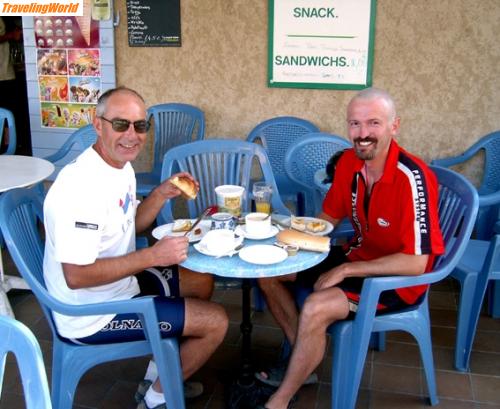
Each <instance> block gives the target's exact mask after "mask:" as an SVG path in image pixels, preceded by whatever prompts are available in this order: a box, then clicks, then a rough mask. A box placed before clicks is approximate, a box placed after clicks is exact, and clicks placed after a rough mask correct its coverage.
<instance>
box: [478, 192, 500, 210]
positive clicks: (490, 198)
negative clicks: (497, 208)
mask: <svg viewBox="0 0 500 409" xmlns="http://www.w3.org/2000/svg"><path fill="white" fill-rule="evenodd" d="M499 203H500V190H499V191H497V192H495V193H490V194H487V195H479V207H486V206H492V205H496V204H499Z"/></svg>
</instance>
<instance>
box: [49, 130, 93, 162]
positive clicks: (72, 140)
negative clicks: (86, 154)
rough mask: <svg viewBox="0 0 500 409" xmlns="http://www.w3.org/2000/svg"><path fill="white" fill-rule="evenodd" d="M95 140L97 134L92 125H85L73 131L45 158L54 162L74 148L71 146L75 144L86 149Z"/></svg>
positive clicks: (81, 148)
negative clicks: (57, 148) (55, 150)
mask: <svg viewBox="0 0 500 409" xmlns="http://www.w3.org/2000/svg"><path fill="white" fill-rule="evenodd" d="M96 140H97V134H96V132H95V129H94V126H93V125H85V126H82V127H81V128H80V129H77V130H76V131H75V132H73V133H72V134H71V135H70V136H69V138H68V139H67V140H66V142H64V143H63V144H62V146H61V147H60V148H59V150H58V151H57V152H55V153H53V154H52V155H49V156H47V157H46V158H44V159H46V160H48V161H49V162H52V163H56V162H58V161H60V160H61V159H63V158H65V157H66V156H67V155H68V153H69V152H70V151H71V150H72V149H74V148H73V147H74V146H75V145H76V146H78V147H79V148H80V150H81V151H83V150H85V149H87V148H88V147H89V146H92V145H93V144H94V143H95V141H96Z"/></svg>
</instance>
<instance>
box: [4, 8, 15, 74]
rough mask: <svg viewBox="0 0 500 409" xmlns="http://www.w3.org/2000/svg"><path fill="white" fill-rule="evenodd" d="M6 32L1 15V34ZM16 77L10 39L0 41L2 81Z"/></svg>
mask: <svg viewBox="0 0 500 409" xmlns="http://www.w3.org/2000/svg"><path fill="white" fill-rule="evenodd" d="M5 33H6V29H5V23H4V21H3V18H2V17H0V36H4V35H5ZM15 78H16V74H15V72H14V66H13V65H12V62H11V60H10V45H9V42H8V41H4V42H3V43H0V81H7V80H13V79H15Z"/></svg>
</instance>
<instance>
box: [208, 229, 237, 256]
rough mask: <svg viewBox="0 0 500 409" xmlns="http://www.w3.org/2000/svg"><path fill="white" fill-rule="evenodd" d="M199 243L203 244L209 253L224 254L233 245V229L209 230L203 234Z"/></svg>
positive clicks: (231, 248)
mask: <svg viewBox="0 0 500 409" xmlns="http://www.w3.org/2000/svg"><path fill="white" fill-rule="evenodd" d="M201 244H203V245H204V246H205V248H206V249H207V250H208V251H209V252H210V253H211V254H214V255H220V254H226V253H228V252H230V251H231V250H233V249H234V247H235V244H236V243H235V236H234V231H232V230H228V229H217V230H210V231H209V232H207V234H205V236H203V239H202V240H201Z"/></svg>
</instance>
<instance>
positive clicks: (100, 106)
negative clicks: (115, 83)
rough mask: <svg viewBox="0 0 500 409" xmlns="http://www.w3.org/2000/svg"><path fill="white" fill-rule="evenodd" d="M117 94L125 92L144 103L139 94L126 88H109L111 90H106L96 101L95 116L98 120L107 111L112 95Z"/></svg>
mask: <svg viewBox="0 0 500 409" xmlns="http://www.w3.org/2000/svg"><path fill="white" fill-rule="evenodd" d="M119 92H126V93H129V94H132V95H135V96H136V97H137V98H139V99H140V100H141V101H142V102H144V103H146V102H145V101H144V98H143V97H142V95H141V94H139V93H138V92H137V91H134V90H133V89H131V88H127V87H117V88H111V89H108V90H107V91H106V92H104V93H103V94H102V95H101V96H100V97H99V99H98V100H97V106H96V109H95V111H96V116H97V117H98V118H99V117H102V116H104V114H105V113H106V109H107V105H108V99H109V98H110V97H111V96H112V95H113V94H116V93H119Z"/></svg>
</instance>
